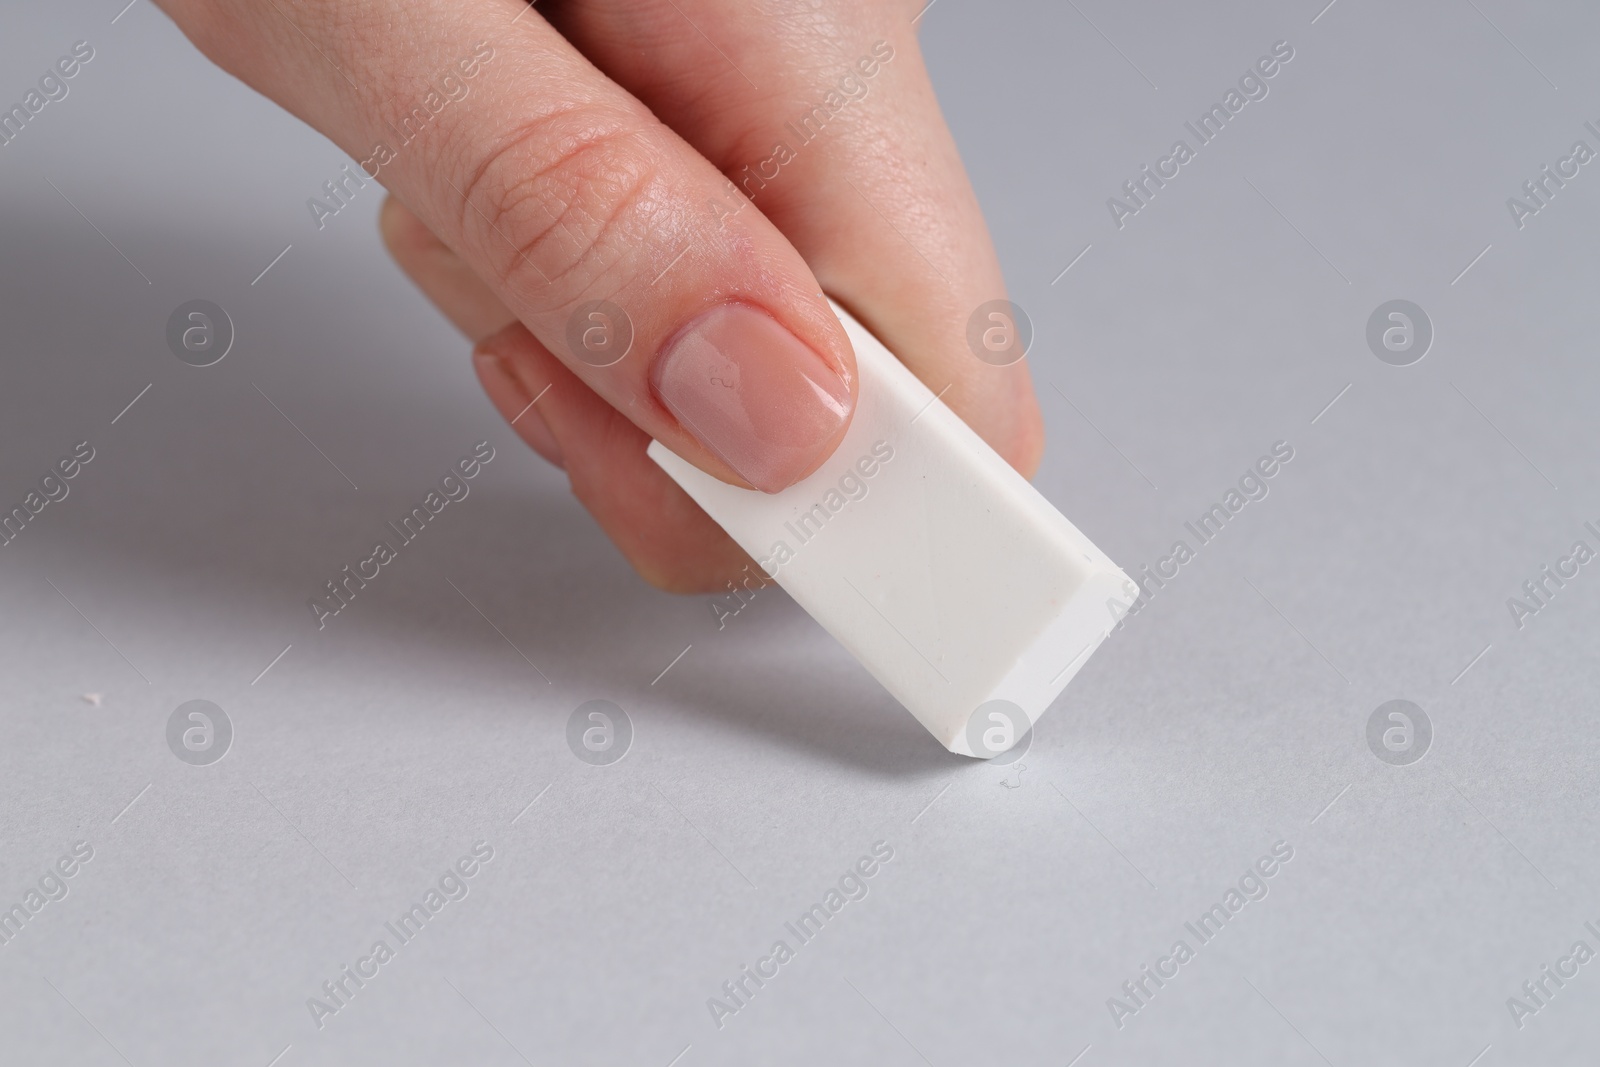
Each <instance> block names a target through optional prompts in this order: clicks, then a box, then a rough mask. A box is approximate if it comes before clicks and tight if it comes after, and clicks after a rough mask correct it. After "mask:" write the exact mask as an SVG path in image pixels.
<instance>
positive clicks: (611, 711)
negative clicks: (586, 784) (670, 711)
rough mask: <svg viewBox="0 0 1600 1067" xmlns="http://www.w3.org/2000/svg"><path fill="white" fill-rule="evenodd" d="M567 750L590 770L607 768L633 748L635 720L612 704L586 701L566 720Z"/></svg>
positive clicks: (601, 701)
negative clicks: (570, 750) (589, 767)
mask: <svg viewBox="0 0 1600 1067" xmlns="http://www.w3.org/2000/svg"><path fill="white" fill-rule="evenodd" d="M567 747H568V748H570V749H572V754H573V755H574V756H577V757H578V758H579V759H581V760H582V761H583V762H585V763H587V764H589V765H590V766H591V767H608V766H610V765H611V764H613V763H615V762H617V761H618V760H620V759H621V758H622V757H623V756H626V755H627V754H628V749H630V748H632V747H633V720H632V719H630V718H628V713H627V712H625V711H623V710H622V709H621V708H620V707H618V706H617V705H615V704H613V703H612V702H611V701H609V700H586V701H584V702H583V703H582V704H579V705H578V706H577V707H576V708H575V709H573V712H572V714H571V715H569V716H567Z"/></svg>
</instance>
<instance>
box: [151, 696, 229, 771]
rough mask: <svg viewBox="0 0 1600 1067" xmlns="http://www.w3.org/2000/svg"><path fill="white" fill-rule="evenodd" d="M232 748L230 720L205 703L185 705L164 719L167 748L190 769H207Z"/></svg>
mask: <svg viewBox="0 0 1600 1067" xmlns="http://www.w3.org/2000/svg"><path fill="white" fill-rule="evenodd" d="M232 745H233V720H231V719H229V718H228V713H227V712H225V711H223V710H222V709H221V708H219V707H217V706H216V705H215V704H213V703H212V702H211V701H209V700H190V701H186V702H184V703H182V704H179V705H178V706H177V707H176V708H175V709H173V712H172V714H171V715H170V716H168V717H167V747H168V748H170V749H172V754H173V755H174V756H177V757H178V758H179V759H181V760H183V762H185V763H187V764H189V765H190V766H193V767H206V766H209V765H211V764H213V763H215V762H217V760H219V759H221V758H222V757H223V756H226V755H227V754H228V749H229V748H230V747H232Z"/></svg>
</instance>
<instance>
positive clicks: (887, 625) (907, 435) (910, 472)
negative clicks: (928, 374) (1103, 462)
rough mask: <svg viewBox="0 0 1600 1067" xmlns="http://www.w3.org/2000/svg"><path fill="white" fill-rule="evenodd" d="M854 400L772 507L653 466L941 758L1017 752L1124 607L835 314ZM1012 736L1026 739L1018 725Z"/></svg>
mask: <svg viewBox="0 0 1600 1067" xmlns="http://www.w3.org/2000/svg"><path fill="white" fill-rule="evenodd" d="M834 311H835V313H837V314H838V316H839V320H840V321H841V322H842V323H843V324H844V328H845V331H846V333H847V334H848V335H849V337H850V343H851V344H852V345H853V346H854V347H855V353H856V367H857V370H858V371H859V374H860V396H859V399H858V401H857V404H856V410H855V415H854V416H853V418H852V419H851V422H850V428H849V429H848V430H847V431H846V432H845V436H844V440H843V441H842V442H841V443H840V445H839V447H838V449H837V450H836V451H835V452H834V453H833V455H832V456H831V457H829V459H828V460H827V462H825V463H823V465H822V466H821V467H819V468H818V469H817V470H816V472H815V473H813V474H812V475H811V476H810V477H808V478H806V479H805V480H803V481H801V482H798V483H796V484H795V485H792V486H790V487H789V488H788V489H785V490H783V491H782V492H780V493H773V494H768V493H761V492H757V491H754V490H750V489H740V488H737V487H735V486H732V485H728V484H727V483H726V482H722V481H719V480H717V479H716V478H713V477H711V476H710V475H708V474H706V473H705V472H703V471H701V470H700V469H699V468H698V467H695V466H693V465H691V464H689V463H687V462H685V461H684V460H682V459H680V458H679V457H678V456H676V455H675V454H673V453H672V451H671V450H669V449H667V448H666V447H665V446H663V445H662V444H661V443H660V442H659V441H652V442H651V443H650V452H649V454H650V458H651V459H653V460H655V461H656V463H657V464H659V465H660V466H661V467H662V469H664V470H665V471H666V472H667V473H668V474H669V475H671V476H672V478H673V480H674V481H676V482H677V483H678V484H679V485H681V486H682V487H683V488H684V489H685V490H686V491H687V492H688V494H689V495H690V496H691V497H693V498H694V500H695V502H696V503H698V504H699V505H700V506H701V507H702V508H704V509H705V510H706V512H707V513H708V514H710V516H711V517H712V518H713V519H715V520H716V521H717V522H718V523H719V524H720V525H721V526H722V528H723V529H724V530H727V531H728V533H729V534H730V535H732V537H733V539H734V540H735V541H737V542H738V543H739V545H740V546H741V547H742V548H743V549H744V550H745V551H746V552H748V553H750V555H751V556H752V557H754V558H755V560H756V561H757V563H758V564H759V565H760V566H761V568H762V569H763V570H764V571H766V573H767V574H768V575H769V576H770V577H772V578H775V579H776V580H777V582H778V584H779V585H781V586H782V587H783V588H784V590H785V591H787V592H788V594H789V595H790V596H791V597H793V598H794V599H795V601H796V602H798V603H799V604H800V606H801V607H803V608H805V609H806V611H808V612H809V613H810V614H811V616H812V617H813V618H815V619H816V620H817V621H818V622H819V623H821V624H822V626H823V628H824V629H825V630H827V631H828V632H829V633H830V634H832V635H833V636H834V637H835V638H836V639H837V640H838V641H839V643H840V644H842V645H844V647H845V648H847V649H849V650H850V652H851V653H852V654H854V656H855V657H856V658H857V659H858V660H860V661H861V663H862V665H863V666H865V667H866V668H867V670H868V671H870V672H871V673H872V676H873V677H874V678H876V679H878V681H879V682H881V683H883V686H884V688H885V689H887V690H889V692H890V693H892V694H893V695H894V697H895V699H896V700H898V701H900V703H901V704H904V705H905V707H906V709H907V710H909V711H910V712H911V714H912V715H915V716H916V717H917V721H919V722H920V723H922V725H923V726H925V727H927V728H928V730H929V732H930V733H932V734H933V736H934V737H936V738H938V739H939V743H940V744H942V745H944V746H945V747H946V748H948V749H949V750H950V751H952V752H958V753H961V754H962V755H967V756H979V757H982V758H987V757H992V756H996V755H999V754H1000V753H1001V752H1004V751H1005V750H1007V749H1009V748H1010V747H1011V746H1012V745H1013V744H1015V743H1016V742H1017V741H1019V740H1021V739H1022V738H1023V737H1024V736H1026V734H1027V732H1028V730H1029V729H1031V727H1032V725H1033V723H1034V722H1036V721H1037V720H1038V718H1039V716H1040V715H1041V714H1043V713H1044V710H1045V709H1046V708H1047V707H1049V706H1050V704H1051V703H1052V702H1053V701H1054V700H1055V698H1056V697H1057V696H1058V695H1059V694H1060V692H1061V690H1062V689H1063V688H1064V687H1065V686H1066V684H1067V682H1069V681H1071V679H1072V676H1073V675H1074V674H1076V673H1077V671H1078V669H1079V668H1080V667H1082V666H1083V664H1084V662H1085V661H1086V660H1087V659H1088V658H1089V655H1090V654H1091V653H1092V652H1093V651H1094V650H1095V648H1097V647H1098V646H1099V644H1100V642H1101V641H1103V640H1104V639H1105V637H1106V635H1107V634H1108V633H1109V632H1110V630H1111V628H1112V627H1113V626H1114V625H1115V624H1116V622H1117V619H1118V617H1119V612H1120V611H1121V610H1122V609H1123V608H1125V606H1126V605H1128V604H1130V603H1132V601H1133V599H1134V598H1135V597H1136V596H1137V595H1138V590H1137V589H1136V588H1135V587H1134V585H1133V583H1132V582H1130V581H1129V580H1128V577H1127V575H1125V574H1123V573H1122V571H1121V570H1120V569H1118V568H1117V566H1116V564H1114V563H1112V562H1111V560H1109V559H1108V558H1106V554H1105V553H1104V552H1101V551H1100V550H1099V549H1098V548H1096V547H1095V546H1094V545H1093V543H1091V542H1090V541H1089V539H1088V538H1087V537H1085V536H1084V535H1083V534H1082V533H1080V532H1079V531H1078V528H1077V527H1076V526H1073V525H1072V523H1070V522H1068V521H1067V520H1066V518H1065V517H1064V516H1063V515H1062V514H1061V513H1060V512H1059V511H1057V510H1056V509H1055V508H1054V507H1052V506H1051V505H1050V502H1049V501H1048V500H1046V499H1045V498H1044V497H1043V496H1041V495H1040V494H1039V492H1038V490H1036V489H1034V488H1033V486H1031V485H1029V484H1028V481H1027V479H1025V478H1023V477H1022V476H1021V475H1020V474H1018V473H1017V472H1016V471H1015V470H1014V469H1012V467H1011V465H1010V464H1009V463H1007V462H1006V461H1005V460H1003V459H1001V458H1000V456H999V454H998V453H996V452H995V451H994V449H992V448H990V447H989V446H988V444H986V443H985V442H984V441H983V439H982V438H980V437H979V436H978V435H977V434H976V433H974V432H973V431H972V430H971V429H970V428H969V427H968V426H967V424H966V423H964V422H962V421H961V419H960V418H958V417H957V416H956V414H955V412H953V411H951V410H950V409H949V408H948V407H946V406H945V405H944V403H943V402H942V401H940V400H939V399H938V398H937V397H936V396H934V394H933V393H932V392H931V391H930V390H929V389H928V388H927V386H925V385H923V384H922V383H921V382H920V381H918V380H917V378H916V376H915V375H913V374H912V373H911V372H910V371H909V370H907V369H906V367H905V366H904V365H903V364H902V363H901V362H900V361H899V360H898V359H896V358H895V357H894V355H893V354H892V353H890V352H889V350H888V349H886V348H885V347H884V346H883V344H882V343H881V342H879V341H878V339H877V338H875V337H873V336H872V334H870V333H868V332H867V330H866V329H865V328H864V327H862V326H861V324H860V323H858V322H856V320H855V319H854V318H852V317H851V316H850V315H849V313H848V312H846V311H844V310H843V309H842V308H840V307H839V306H838V305H834ZM1023 720H1025V721H1023Z"/></svg>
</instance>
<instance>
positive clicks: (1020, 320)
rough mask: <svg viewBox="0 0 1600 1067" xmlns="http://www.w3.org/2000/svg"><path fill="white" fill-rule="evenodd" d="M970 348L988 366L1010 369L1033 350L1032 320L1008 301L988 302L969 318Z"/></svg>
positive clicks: (968, 345) (968, 343)
mask: <svg viewBox="0 0 1600 1067" xmlns="http://www.w3.org/2000/svg"><path fill="white" fill-rule="evenodd" d="M967 347H968V348H970V349H971V350H972V354H973V355H975V356H977V357H978V358H979V359H981V360H983V361H984V362H985V363H989V364H992V365H993V366H996V367H1009V366H1011V364H1013V363H1017V362H1020V361H1021V360H1022V357H1023V356H1026V355H1027V354H1028V349H1029V348H1032V347H1033V320H1032V319H1030V318H1028V313H1027V312H1026V311H1023V310H1022V308H1021V307H1020V306H1019V305H1017V304H1013V303H1012V302H1011V301H1009V300H988V301H985V302H984V303H982V304H979V305H978V306H977V308H975V309H974V310H973V312H972V317H971V318H969V319H967Z"/></svg>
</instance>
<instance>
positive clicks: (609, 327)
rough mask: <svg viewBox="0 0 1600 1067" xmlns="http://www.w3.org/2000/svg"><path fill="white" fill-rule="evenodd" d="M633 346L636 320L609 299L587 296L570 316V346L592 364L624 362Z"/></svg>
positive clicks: (568, 332)
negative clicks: (623, 359) (589, 297)
mask: <svg viewBox="0 0 1600 1067" xmlns="http://www.w3.org/2000/svg"><path fill="white" fill-rule="evenodd" d="M632 347H633V320H632V319H630V318H629V317H628V313H627V312H626V311H623V310H622V309H621V308H620V307H618V306H617V305H615V304H613V303H612V302H611V301H609V300H585V301H584V302H583V303H581V304H579V305H578V306H577V307H576V308H574V309H573V312H572V315H571V316H570V317H569V318H568V319H567V350H568V351H569V352H571V353H572V354H573V356H574V357H575V358H577V359H580V360H582V361H583V362H585V363H587V364H589V366H591V367H609V366H611V365H612V364H614V363H620V362H622V357H624V356H626V355H627V354H628V350H629V349H631V348H632Z"/></svg>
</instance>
